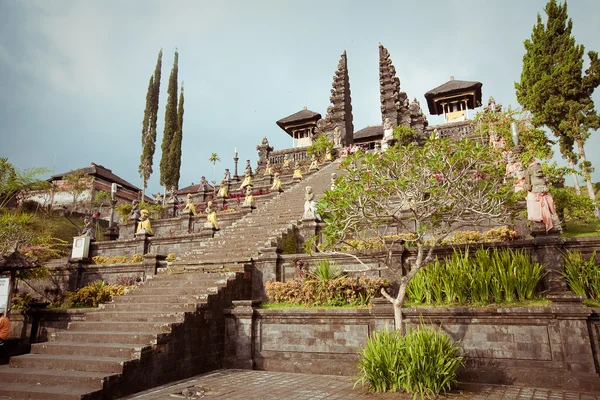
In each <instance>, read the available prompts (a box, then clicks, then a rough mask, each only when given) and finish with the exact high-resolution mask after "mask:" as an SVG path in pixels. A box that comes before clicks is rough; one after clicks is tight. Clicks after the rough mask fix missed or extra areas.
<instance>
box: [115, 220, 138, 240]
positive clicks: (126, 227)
mask: <svg viewBox="0 0 600 400" xmlns="http://www.w3.org/2000/svg"><path fill="white" fill-rule="evenodd" d="M135 226H136V221H134V220H129V221H125V222H123V223H122V224H121V225H120V226H119V239H121V240H127V239H132V238H134V237H135Z"/></svg>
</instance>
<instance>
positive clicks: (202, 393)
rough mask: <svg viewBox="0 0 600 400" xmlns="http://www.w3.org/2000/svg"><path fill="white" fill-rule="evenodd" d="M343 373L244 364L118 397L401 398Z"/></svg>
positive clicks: (473, 388) (486, 391)
mask: <svg viewBox="0 0 600 400" xmlns="http://www.w3.org/2000/svg"><path fill="white" fill-rule="evenodd" d="M353 386H354V381H353V378H351V377H347V376H332V375H309V374H293V373H285V372H266V371H250V370H235V369H230V370H220V371H216V372H211V373H208V374H204V375H198V376H196V377H194V378H191V379H187V380H184V381H180V382H176V383H173V384H170V385H165V386H162V387H159V388H155V389H151V390H148V391H146V392H142V393H138V394H136V395H133V396H129V397H125V398H123V399H122V400H125V399H127V400H165V399H188V400H195V399H213V398H214V399H240V400H242V399H243V400H281V399H285V400H309V399H328V400H330V399H344V400H346V399H371V400H379V399H386V400H388V399H390V400H391V399H402V400H404V399H406V400H412V396H411V395H408V394H406V393H402V394H400V393H382V394H376V393H366V392H365V390H364V389H363V388H361V387H360V386H357V387H356V388H354V389H353ZM448 397H449V398H456V399H460V400H463V399H465V400H467V399H471V400H484V399H487V400H600V393H579V392H568V391H562V390H549V389H536V388H519V387H514V386H491V385H468V386H467V387H466V389H465V390H460V391H456V392H454V393H451V394H450V395H449V396H448Z"/></svg>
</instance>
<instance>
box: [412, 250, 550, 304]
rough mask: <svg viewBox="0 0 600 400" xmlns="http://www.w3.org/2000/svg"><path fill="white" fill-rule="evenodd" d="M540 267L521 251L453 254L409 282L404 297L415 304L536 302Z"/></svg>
mask: <svg viewBox="0 0 600 400" xmlns="http://www.w3.org/2000/svg"><path fill="white" fill-rule="evenodd" d="M543 275H544V267H543V265H541V264H539V263H534V262H532V261H531V258H530V257H529V255H528V254H527V253H525V252H523V251H521V250H512V249H507V250H497V249H494V250H492V251H489V250H484V249H478V250H477V251H476V252H475V254H474V255H473V254H472V253H470V252H469V250H468V249H467V250H466V251H464V252H462V251H457V250H455V251H454V253H453V254H452V257H450V258H448V259H447V260H445V261H444V262H441V261H439V260H436V261H435V262H433V263H432V264H429V265H427V266H426V267H425V268H423V269H421V270H420V271H419V272H418V273H417V274H416V275H415V277H414V278H413V279H412V280H411V281H410V283H409V285H408V289H407V293H408V297H409V299H410V300H411V301H412V302H415V303H417V304H420V303H425V304H441V303H448V304H452V303H482V304H489V303H490V302H493V303H510V302H513V301H515V300H519V301H524V300H531V299H534V298H536V296H537V295H538V292H537V287H538V284H539V282H540V280H541V279H542V277H543Z"/></svg>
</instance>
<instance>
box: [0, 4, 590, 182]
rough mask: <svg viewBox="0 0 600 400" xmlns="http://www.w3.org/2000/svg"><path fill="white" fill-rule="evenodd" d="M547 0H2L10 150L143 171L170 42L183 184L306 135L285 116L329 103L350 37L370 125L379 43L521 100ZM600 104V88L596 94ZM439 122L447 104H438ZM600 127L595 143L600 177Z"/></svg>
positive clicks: (1, 66)
mask: <svg viewBox="0 0 600 400" xmlns="http://www.w3.org/2000/svg"><path fill="white" fill-rule="evenodd" d="M545 3H546V0H527V1H522V0H504V1H494V2H492V1H481V0H444V1H438V0H431V1H423V2H419V1H406V0H392V1H374V0H371V1H361V2H359V1H358V0H353V1H350V0H347V1H343V0H338V1H326V0H319V1H311V0H304V1H294V2H291V1H281V0H254V1H247V0H239V1H229V0H221V1H214V0H213V1H200V0H197V1H192V0H190V1H184V0H174V1H166V0H163V1H158V0H128V1H121V0H102V1H100V0H95V1H92V0H40V1H33V0H0V138H1V141H0V143H1V145H0V156H1V157H8V158H9V160H10V161H11V162H12V163H14V164H15V165H16V166H17V167H19V168H27V167H31V166H43V167H47V168H48V169H50V170H54V172H55V173H59V172H64V171H68V170H71V169H76V168H80V167H84V166H87V165H89V164H90V162H95V163H97V164H102V165H104V166H106V167H108V168H111V169H112V170H113V172H115V173H116V174H117V175H120V176H122V177H123V178H125V179H127V180H129V181H130V182H132V183H134V184H136V185H138V186H141V180H140V178H139V175H138V172H137V169H138V165H139V156H140V153H141V122H142V116H143V111H144V105H145V96H146V89H147V85H148V79H149V77H150V75H151V73H152V72H153V70H154V65H155V63H156V56H157V53H158V51H159V49H160V48H161V47H162V49H163V51H164V58H163V69H162V75H163V80H162V86H161V102H160V110H159V127H158V139H157V153H156V154H155V157H154V165H155V173H154V174H153V175H152V177H151V180H150V184H149V190H150V191H151V192H156V191H158V190H159V184H158V164H159V161H160V141H161V138H162V128H163V123H162V121H163V117H164V106H165V104H166V89H167V81H168V75H169V72H170V69H171V66H172V62H173V52H174V51H175V49H176V48H177V49H178V50H179V53H180V56H179V78H180V83H181V81H184V83H185V118H184V129H183V147H184V148H183V156H182V167H181V181H180V187H183V186H187V185H189V184H191V183H192V182H196V183H197V182H198V181H199V180H200V176H201V175H206V176H207V177H208V178H209V179H211V180H212V179H213V177H212V175H213V167H212V164H210V163H209V162H208V157H209V156H210V154H211V153H213V152H216V153H218V154H219V156H220V157H221V160H222V161H221V162H220V163H218V164H217V175H218V178H220V177H221V175H222V171H223V170H224V168H227V167H228V168H232V166H233V161H232V158H233V150H234V147H237V148H238V149H239V152H240V159H241V161H240V163H243V162H244V160H245V159H252V160H253V162H254V160H256V151H255V146H256V144H258V143H260V140H261V138H262V137H263V136H266V137H267V138H268V139H269V142H270V143H271V144H272V145H273V146H274V147H275V148H276V149H282V148H287V147H290V146H291V139H290V137H289V136H288V135H287V134H286V133H285V132H283V131H282V130H280V129H279V128H278V127H277V125H275V121H277V120H278V119H280V118H282V117H285V116H287V115H290V114H292V113H294V112H296V111H299V110H301V109H302V108H303V107H304V106H306V107H308V108H309V109H311V110H313V111H317V112H320V113H321V114H323V115H325V110H326V108H327V106H328V105H329V104H328V103H329V90H330V88H331V83H332V76H333V73H334V71H335V69H336V66H337V63H338V60H339V57H340V55H341V53H342V52H343V51H344V50H346V51H347V52H348V64H349V72H350V88H351V92H352V106H353V111H354V126H355V128H356V129H357V130H358V129H361V128H363V127H365V126H367V125H375V124H379V123H380V119H381V117H380V111H379V87H378V74H379V72H378V48H377V45H378V43H379V42H381V43H382V44H383V45H384V46H386V47H387V48H388V50H389V51H390V53H391V58H392V61H393V63H394V65H395V66H396V70H397V73H398V77H399V78H400V81H401V88H402V90H403V91H405V92H407V93H408V95H409V96H410V98H413V97H416V98H417V99H418V100H419V101H420V102H421V104H422V105H423V106H424V107H425V99H424V97H423V94H424V93H425V92H426V91H428V90H429V89H432V88H434V87H436V86H439V85H440V84H442V83H444V82H446V81H447V80H448V79H449V78H450V76H451V75H452V76H454V77H456V79H461V80H476V81H480V82H483V98H484V102H485V100H487V98H488V97H489V96H490V95H493V96H494V97H495V99H496V100H497V101H499V102H501V103H503V104H504V105H508V104H511V105H512V106H513V107H516V106H517V102H516V97H515V91H514V82H515V81H516V80H518V79H519V76H520V72H521V60H522V57H523V53H524V48H523V44H522V43H523V40H525V39H526V38H528V37H529V36H530V34H531V29H532V27H533V25H534V23H535V21H536V14H537V13H538V12H541V13H542V15H543V8H544V5H545ZM569 15H570V17H571V18H572V19H573V23H574V28H573V30H574V35H575V38H576V40H577V42H578V43H581V44H583V45H585V47H586V50H596V51H599V50H600V3H599V2H598V0H572V1H571V2H569ZM594 99H595V101H596V104H598V105H600V90H598V91H597V93H595V95H594ZM429 121H430V123H433V124H435V123H439V122H440V120H439V117H435V118H434V117H430V118H429ZM598 149H600V132H594V133H593V134H592V139H590V140H589V141H588V144H587V153H588V155H589V157H590V159H591V161H592V162H593V164H594V166H595V167H596V169H597V171H596V173H595V174H594V178H595V180H600V151H598Z"/></svg>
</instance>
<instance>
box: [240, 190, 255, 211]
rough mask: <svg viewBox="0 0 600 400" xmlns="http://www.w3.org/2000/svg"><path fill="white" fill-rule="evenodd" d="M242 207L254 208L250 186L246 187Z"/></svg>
mask: <svg viewBox="0 0 600 400" xmlns="http://www.w3.org/2000/svg"><path fill="white" fill-rule="evenodd" d="M242 207H251V208H252V207H254V196H253V195H252V186H248V187H246V197H244V204H242Z"/></svg>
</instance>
